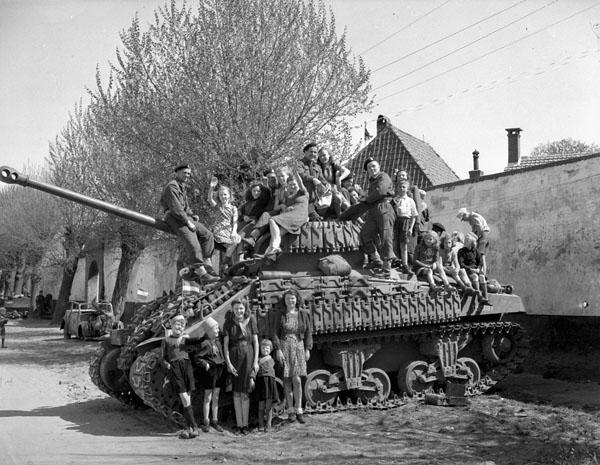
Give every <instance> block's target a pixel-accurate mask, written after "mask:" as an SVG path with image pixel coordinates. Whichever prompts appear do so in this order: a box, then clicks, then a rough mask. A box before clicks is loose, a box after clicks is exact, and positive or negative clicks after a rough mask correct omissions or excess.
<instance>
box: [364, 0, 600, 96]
mask: <svg viewBox="0 0 600 465" xmlns="http://www.w3.org/2000/svg"><path fill="white" fill-rule="evenodd" d="M599 5H600V2H596V3H594V4H593V5H591V6H589V7H587V8H584V9H582V10H579V11H577V12H575V13H573V14H571V15H569V16H567V17H565V18H563V19H560V20H558V21H555V22H553V23H551V24H548V25H547V26H544V27H542V28H541V29H538V30H537V31H534V32H531V33H529V34H527V35H524V36H523V37H521V38H519V39H516V40H513V41H512V42H509V43H507V44H505V45H502V46H500V47H497V48H495V49H493V50H490V51H489V52H486V53H484V54H483V55H479V56H478V57H476V58H473V59H472V60H469V61H466V62H465V63H462V64H460V65H457V66H454V67H452V68H450V69H448V70H446V71H443V72H441V73H438V74H436V75H435V76H432V77H430V78H428V79H425V80H423V81H421V82H418V83H416V84H413V85H412V86H408V87H405V88H404V89H401V90H399V91H397V92H394V93H392V94H389V95H386V96H385V97H382V98H380V99H378V100H376V102H377V103H379V102H381V101H383V100H385V99H388V98H390V97H393V96H395V95H398V94H401V93H403V92H406V91H408V90H411V89H414V88H415V87H419V86H421V85H423V84H425V83H427V82H430V81H433V80H434V79H437V78H438V77H441V76H444V75H446V74H448V73H451V72H452V71H456V70H457V69H460V68H463V67H465V66H467V65H470V64H472V63H475V62H476V61H479V60H481V59H483V58H485V57H488V56H490V55H492V54H494V53H496V52H499V51H500V50H504V49H505V48H508V47H511V46H513V45H515V44H516V43H519V42H521V41H523V40H525V39H528V38H530V37H532V36H534V35H536V34H539V33H540V32H543V31H545V30H546V29H550V28H551V27H554V26H556V25H558V24H560V23H564V22H565V21H568V20H569V19H571V18H574V17H575V16H577V15H580V14H581V13H585V12H586V11H588V10H591V9H592V8H596V7H597V6H599Z"/></svg>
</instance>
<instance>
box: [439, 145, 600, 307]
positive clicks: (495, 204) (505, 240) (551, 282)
mask: <svg viewBox="0 0 600 465" xmlns="http://www.w3.org/2000/svg"><path fill="white" fill-rule="evenodd" d="M427 198H428V204H429V208H430V212H431V216H432V221H436V222H440V223H442V224H443V225H444V226H445V227H446V230H447V231H452V230H456V229H458V230H462V231H463V232H468V231H470V228H469V227H468V225H467V224H466V223H462V224H461V223H460V222H459V221H458V219H457V218H456V212H457V211H458V209H459V208H461V207H467V208H468V209H470V210H475V211H477V212H479V213H481V214H482V215H483V216H484V217H485V218H486V220H487V222H488V224H489V226H490V228H491V239H492V244H491V248H490V250H489V252H488V255H487V257H488V260H487V261H488V264H489V275H490V276H491V277H496V278H497V279H498V280H499V281H500V282H504V283H512V284H513V285H514V287H515V293H517V294H519V295H520V296H521V297H522V298H523V299H524V303H525V306H526V309H527V311H528V313H532V314H545V315H573V316H577V315H589V316H600V286H598V281H599V276H600V156H592V157H588V158H585V159H580V160H579V161H575V162H570V163H563V164H562V165H558V166H548V167H545V168H538V169H527V170H522V171H520V172H513V173H502V174H498V175H491V176H484V177H482V178H480V179H479V180H478V181H476V182H471V181H461V182H459V183H454V184H448V185H445V186H439V187H436V188H432V189H431V190H430V191H429V192H428V193H427ZM584 302H587V304H588V306H587V307H586V308H584Z"/></svg>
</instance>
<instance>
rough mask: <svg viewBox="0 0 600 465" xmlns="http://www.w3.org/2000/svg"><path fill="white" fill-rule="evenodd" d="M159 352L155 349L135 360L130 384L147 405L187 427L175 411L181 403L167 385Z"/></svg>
mask: <svg viewBox="0 0 600 465" xmlns="http://www.w3.org/2000/svg"><path fill="white" fill-rule="evenodd" d="M159 351H160V349H154V350H151V351H148V352H146V353H145V354H143V355H141V356H140V357H138V358H136V359H135V362H133V366H132V367H131V370H130V372H129V382H130V383H131V386H132V387H133V390H134V391H135V393H136V394H137V395H138V396H139V397H140V398H141V399H142V400H143V401H144V403H145V404H146V405H148V406H149V407H151V408H152V409H153V410H154V411H156V412H158V413H159V414H161V415H162V416H164V417H165V418H167V419H168V420H170V421H172V422H173V423H175V424H176V425H178V426H181V427H185V419H184V418H183V415H182V414H181V413H179V412H178V411H176V410H175V408H176V407H178V406H179V402H180V401H179V399H178V396H177V394H175V393H174V392H173V390H172V389H171V387H170V386H166V385H165V382H164V381H165V375H166V371H165V370H164V369H163V368H162V366H161V360H160V353H159Z"/></svg>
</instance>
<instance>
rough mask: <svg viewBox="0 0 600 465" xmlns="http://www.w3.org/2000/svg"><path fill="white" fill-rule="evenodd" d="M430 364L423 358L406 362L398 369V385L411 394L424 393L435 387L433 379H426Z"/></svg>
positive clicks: (401, 389)
mask: <svg viewBox="0 0 600 465" xmlns="http://www.w3.org/2000/svg"><path fill="white" fill-rule="evenodd" d="M427 370H428V364H427V362H424V361H422V360H415V361H413V362H409V363H407V364H405V365H404V366H403V367H402V368H401V369H400V371H398V387H399V388H400V391H402V392H405V393H406V394H408V395H409V396H413V395H415V394H419V393H424V392H425V391H428V390H430V389H431V388H433V382H432V381H425V380H424V378H425V377H426V376H427Z"/></svg>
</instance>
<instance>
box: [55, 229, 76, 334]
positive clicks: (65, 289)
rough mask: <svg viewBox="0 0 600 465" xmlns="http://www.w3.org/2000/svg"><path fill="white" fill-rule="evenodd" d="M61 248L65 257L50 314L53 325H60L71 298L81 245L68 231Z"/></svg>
mask: <svg viewBox="0 0 600 465" xmlns="http://www.w3.org/2000/svg"><path fill="white" fill-rule="evenodd" d="M63 247H64V249H65V252H66V255H67V257H66V259H65V264H64V266H63V276H62V281H61V283H60V291H59V292H58V297H57V299H56V306H55V307H54V313H53V314H52V323H55V324H58V323H60V322H61V320H62V319H63V317H64V316H65V312H66V310H67V307H68V305H69V300H70V298H71V287H72V286H73V279H74V278H75V273H77V264H78V262H79V255H80V253H81V245H80V244H78V243H77V241H76V240H75V238H74V237H73V235H72V233H71V232H70V231H68V230H67V231H66V232H65V237H64V239H63Z"/></svg>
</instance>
